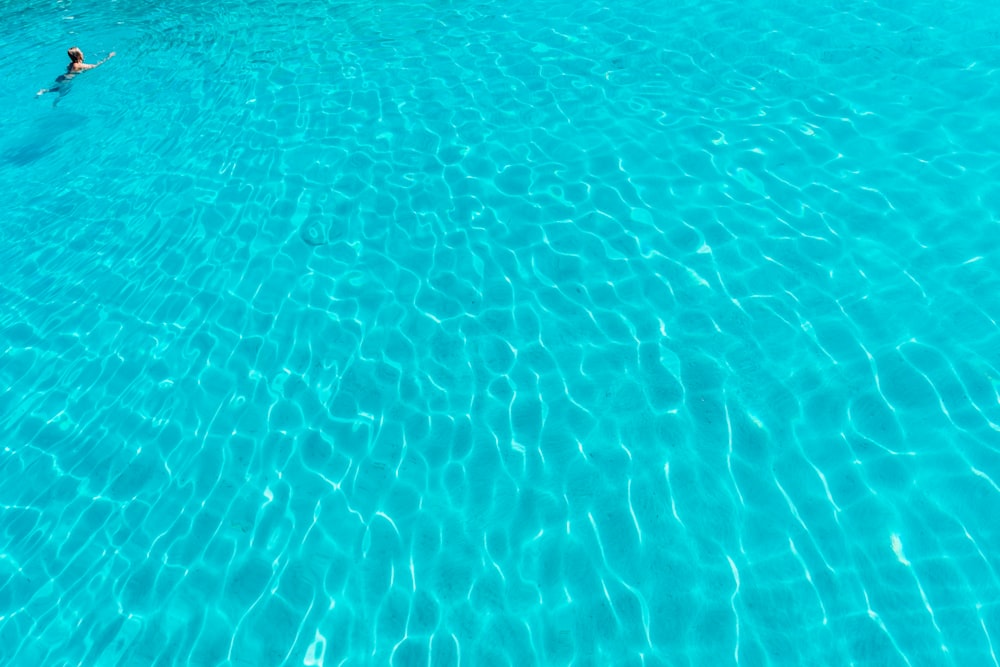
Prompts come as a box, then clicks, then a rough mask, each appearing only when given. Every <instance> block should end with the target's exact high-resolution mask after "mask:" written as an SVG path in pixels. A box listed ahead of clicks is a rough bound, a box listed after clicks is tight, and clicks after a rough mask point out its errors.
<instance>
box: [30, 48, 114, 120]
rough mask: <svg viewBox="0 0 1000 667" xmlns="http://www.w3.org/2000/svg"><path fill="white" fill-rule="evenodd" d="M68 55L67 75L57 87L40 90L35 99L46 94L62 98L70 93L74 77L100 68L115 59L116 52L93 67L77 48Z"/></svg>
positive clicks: (59, 81) (57, 82)
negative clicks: (84, 60)
mask: <svg viewBox="0 0 1000 667" xmlns="http://www.w3.org/2000/svg"><path fill="white" fill-rule="evenodd" d="M66 54H67V55H68V56H69V65H67V66H66V73H65V74H62V75H60V76H59V77H58V78H57V79H56V83H55V85H54V86H52V87H51V88H42V89H41V90H39V91H38V92H37V93H36V94H35V97H41V96H42V95H44V94H45V93H59V97H62V96H63V95H65V94H66V93H68V92H69V84H70V82H71V81H72V80H73V77H75V76H76V75H77V74H79V73H80V72H85V71H87V70H88V69H94V68H95V67H99V66H101V65H103V64H104V63H106V62H108V61H109V60H111V59H112V58H114V57H115V52H114V51H112V52H111V53H109V54H108V55H107V57H106V58H104V60H101V61H100V62H98V63H97V64H95V65H91V64H90V63H85V62H83V51H81V50H80V49H78V48H77V47H75V46H73V47H70V49H69V50H68V51H67V52H66ZM58 102H59V100H58V98H57V99H56V101H55V102H53V103H52V106H55V105H56V104H57V103H58Z"/></svg>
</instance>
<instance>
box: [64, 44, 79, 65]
mask: <svg viewBox="0 0 1000 667" xmlns="http://www.w3.org/2000/svg"><path fill="white" fill-rule="evenodd" d="M66 53H67V54H69V59H70V60H72V61H73V62H75V63H82V62H83V51H81V50H80V49H78V48H76V47H75V46H74V47H72V48H71V49H70V50H69V51H67V52H66Z"/></svg>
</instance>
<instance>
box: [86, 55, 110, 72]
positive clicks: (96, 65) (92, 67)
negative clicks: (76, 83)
mask: <svg viewBox="0 0 1000 667" xmlns="http://www.w3.org/2000/svg"><path fill="white" fill-rule="evenodd" d="M114 57H115V52H114V51H112V52H111V53H109V54H108V55H107V56H106V57H105V58H104V60H100V61H98V62H97V64H95V65H87V64H81V65H80V69H82V70H84V69H94V68H95V67H100V66H101V65H103V64H104V63H106V62H108V61H109V60H111V59H112V58H114Z"/></svg>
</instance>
